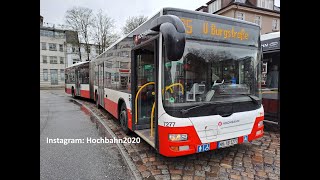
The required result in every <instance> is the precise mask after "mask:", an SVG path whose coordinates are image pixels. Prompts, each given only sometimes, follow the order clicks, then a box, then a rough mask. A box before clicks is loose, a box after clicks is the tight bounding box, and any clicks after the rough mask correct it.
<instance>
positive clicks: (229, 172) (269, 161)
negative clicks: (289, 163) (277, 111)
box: [79, 100, 280, 180]
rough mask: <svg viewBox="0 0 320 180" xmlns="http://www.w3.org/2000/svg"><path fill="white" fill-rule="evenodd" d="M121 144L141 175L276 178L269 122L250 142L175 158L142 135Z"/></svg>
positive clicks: (110, 121)
mask: <svg viewBox="0 0 320 180" xmlns="http://www.w3.org/2000/svg"><path fill="white" fill-rule="evenodd" d="M79 101H81V102H82V103H84V104H85V105H86V106H88V107H89V108H90V109H91V110H93V111H94V112H95V113H96V114H98V115H99V116H100V117H101V118H102V119H103V120H104V121H105V122H106V123H107V125H108V126H109V127H110V128H111V129H112V130H113V132H114V133H115V134H116V135H117V136H118V138H123V137H128V136H127V135H125V134H124V133H123V132H122V130H121V127H120V125H119V122H118V121H117V120H116V119H114V118H113V117H112V116H111V115H110V114H109V113H108V112H106V111H105V110H101V109H100V110H98V109H97V108H96V107H95V106H94V104H93V103H92V102H88V101H85V100H79ZM268 129H269V130H268ZM131 136H135V135H131ZM123 145H124V147H125V149H126V151H127V152H128V154H130V157H131V158H132V160H133V162H134V163H135V164H136V166H137V169H138V170H139V172H140V173H141V176H142V177H143V178H144V179H190V180H191V179H194V180H197V179H199V180H200V179H219V180H224V179H239V180H240V179H241V180H242V179H244V180H245V179H257V180H259V179H280V132H279V129H278V128H272V127H270V126H266V128H265V134H264V136H263V138H260V139H258V140H255V141H252V142H250V143H244V144H239V145H235V146H233V147H229V148H225V149H217V150H214V151H207V152H204V153H198V154H193V155H188V156H183V157H176V158H168V157H164V156H162V155H160V154H158V153H157V152H156V151H155V150H154V149H153V148H152V147H151V146H150V145H149V144H147V143H146V142H145V141H143V140H142V139H141V143H139V144H123Z"/></svg>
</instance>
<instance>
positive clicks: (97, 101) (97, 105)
mask: <svg viewBox="0 0 320 180" xmlns="http://www.w3.org/2000/svg"><path fill="white" fill-rule="evenodd" d="M96 108H98V109H99V99H98V94H96Z"/></svg>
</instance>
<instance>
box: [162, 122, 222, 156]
mask: <svg viewBox="0 0 320 180" xmlns="http://www.w3.org/2000/svg"><path fill="white" fill-rule="evenodd" d="M158 134H159V136H158V137H159V152H160V154H162V155H164V156H167V157H176V156H184V155H188V154H193V153H195V152H196V148H197V147H196V146H197V145H198V144H201V141H200V138H199V136H198V133H197V132H196V130H195V128H194V127H193V126H185V127H165V126H160V125H159V126H158ZM169 134H188V140H187V141H180V142H172V141H169ZM215 144H216V143H215ZM184 145H189V150H185V151H173V150H171V149H170V146H184ZM216 146H217V145H214V144H212V145H211V144H210V147H212V148H214V147H216Z"/></svg>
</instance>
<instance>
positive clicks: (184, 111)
mask: <svg viewBox="0 0 320 180" xmlns="http://www.w3.org/2000/svg"><path fill="white" fill-rule="evenodd" d="M211 104H215V102H211V103H204V104H200V105H197V106H193V107H191V108H188V109H181V110H180V112H181V113H182V114H187V113H188V112H189V111H190V110H192V109H195V108H199V107H203V106H206V105H211Z"/></svg>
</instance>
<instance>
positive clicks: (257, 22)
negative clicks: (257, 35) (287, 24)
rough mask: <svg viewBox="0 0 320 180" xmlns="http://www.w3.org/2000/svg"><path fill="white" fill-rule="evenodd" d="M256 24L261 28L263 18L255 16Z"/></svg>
mask: <svg viewBox="0 0 320 180" xmlns="http://www.w3.org/2000/svg"><path fill="white" fill-rule="evenodd" d="M254 23H255V24H257V25H259V26H260V27H261V24H262V19H261V16H257V15H256V16H255V17H254Z"/></svg>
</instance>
